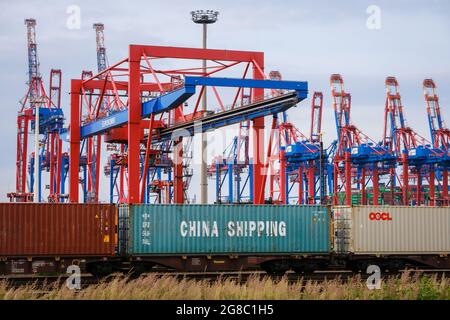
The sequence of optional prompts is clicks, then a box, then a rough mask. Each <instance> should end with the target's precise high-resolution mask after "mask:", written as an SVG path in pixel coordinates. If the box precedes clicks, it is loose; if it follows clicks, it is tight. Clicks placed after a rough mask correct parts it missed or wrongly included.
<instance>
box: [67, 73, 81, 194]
mask: <svg viewBox="0 0 450 320" xmlns="http://www.w3.org/2000/svg"><path fill="white" fill-rule="evenodd" d="M70 86H71V90H70V91H71V95H70V114H71V115H72V116H71V117H70V164H69V166H70V167H69V170H70V185H69V193H70V198H69V201H70V202H78V170H79V165H80V135H81V132H80V131H81V129H80V116H79V115H80V90H81V80H72V81H71V84H70ZM76 115H78V116H76Z"/></svg>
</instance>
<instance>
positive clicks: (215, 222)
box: [119, 204, 330, 255]
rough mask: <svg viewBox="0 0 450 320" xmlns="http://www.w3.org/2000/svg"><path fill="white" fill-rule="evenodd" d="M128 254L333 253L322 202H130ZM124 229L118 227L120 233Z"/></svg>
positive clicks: (123, 210)
mask: <svg viewBox="0 0 450 320" xmlns="http://www.w3.org/2000/svg"><path fill="white" fill-rule="evenodd" d="M119 212H120V213H119V216H120V217H121V218H119V219H127V220H128V219H129V223H122V224H121V223H120V222H119V225H122V226H123V225H127V226H128V225H129V230H127V231H123V233H126V234H128V241H127V246H128V248H127V249H126V250H128V252H129V253H130V254H134V255H152V254H157V255H163V254H183V255H184V254H186V255H187V254H254V253H258V254H302V253H305V254H306V253H328V252H329V251H330V230H329V227H330V223H329V221H330V214H329V212H328V210H327V208H326V207H322V206H272V205H149V204H147V205H131V206H121V207H120V209H119ZM120 232H121V231H120V230H119V233H120Z"/></svg>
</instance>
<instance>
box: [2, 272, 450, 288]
mask: <svg viewBox="0 0 450 320" xmlns="http://www.w3.org/2000/svg"><path fill="white" fill-rule="evenodd" d="M405 271H406V270H400V271H399V272H389V273H382V274H381V277H382V278H387V277H391V276H400V275H401V274H402V273H403V272H405ZM407 272H409V273H410V275H415V274H420V275H427V276H436V277H437V278H438V279H440V278H442V277H449V276H450V270H447V269H442V270H427V269H416V270H411V269H410V270H407ZM146 275H152V276H154V277H156V278H159V277H175V278H177V279H179V280H183V279H186V280H197V281H209V282H215V281H218V280H229V281H230V280H231V281H235V282H237V283H245V282H247V281H248V280H249V279H250V278H251V279H253V278H255V277H256V278H257V279H263V278H265V277H270V278H272V279H273V280H278V279H281V278H282V277H285V278H286V279H287V280H288V281H289V282H298V281H319V282H320V281H326V280H336V279H337V280H339V281H342V282H345V281H348V280H349V279H351V278H354V277H359V278H360V279H361V281H363V280H364V281H365V280H366V279H367V278H368V277H369V276H370V275H369V274H365V273H355V272H352V271H349V270H328V271H315V272H313V273H304V274H297V273H294V272H292V271H289V272H286V273H285V274H284V275H269V274H267V273H266V272H264V271H239V272H238V271H236V272H175V271H164V272H159V271H158V272H151V273H147V274H144V275H142V276H146ZM116 276H118V277H125V276H126V275H123V274H118V275H112V276H108V277H105V278H102V279H99V278H97V277H95V276H92V275H91V274H82V275H81V288H86V287H87V286H90V285H95V284H99V283H101V282H108V279H112V278H114V277H116ZM136 278H137V277H133V276H130V278H129V279H130V280H133V279H136ZM68 279H69V275H58V276H56V275H54V276H49V275H31V276H30V275H12V276H11V275H10V276H0V282H1V281H5V282H6V283H7V285H8V286H12V287H20V286H25V285H34V286H35V287H36V288H40V287H48V286H53V285H55V286H60V285H63V284H65V283H66V282H67V280H68Z"/></svg>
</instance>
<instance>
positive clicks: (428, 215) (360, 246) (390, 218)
mask: <svg viewBox="0 0 450 320" xmlns="http://www.w3.org/2000/svg"><path fill="white" fill-rule="evenodd" d="M333 215H334V233H335V234H334V250H335V251H336V252H338V253H347V252H352V253H354V254H449V253H450V208H448V207H402V206H354V207H334V208H333Z"/></svg>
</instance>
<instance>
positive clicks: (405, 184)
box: [402, 151, 409, 206]
mask: <svg viewBox="0 0 450 320" xmlns="http://www.w3.org/2000/svg"><path fill="white" fill-rule="evenodd" d="M402 158H403V160H402V161H403V189H402V198H403V205H404V206H407V205H408V189H409V185H408V152H407V151H406V152H403V154H402Z"/></svg>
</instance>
